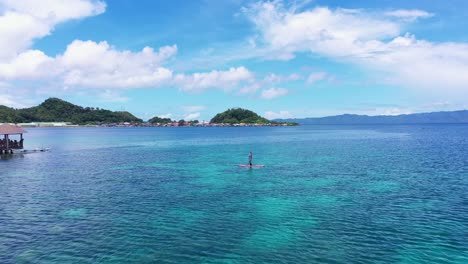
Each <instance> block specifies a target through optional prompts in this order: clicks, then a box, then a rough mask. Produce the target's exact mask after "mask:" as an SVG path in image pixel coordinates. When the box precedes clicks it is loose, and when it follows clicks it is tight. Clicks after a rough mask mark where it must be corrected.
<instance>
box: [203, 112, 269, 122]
mask: <svg viewBox="0 0 468 264" xmlns="http://www.w3.org/2000/svg"><path fill="white" fill-rule="evenodd" d="M210 122H211V123H224V124H240V123H247V124H268V123H271V122H270V121H269V120H268V119H266V118H263V117H261V116H259V115H258V114H256V113H254V112H252V111H250V110H247V109H242V108H231V109H228V110H226V111H224V112H222V113H219V114H217V115H215V116H214V117H213V118H212V119H211V121H210Z"/></svg>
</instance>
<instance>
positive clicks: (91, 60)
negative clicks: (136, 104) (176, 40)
mask: <svg viewBox="0 0 468 264" xmlns="http://www.w3.org/2000/svg"><path fill="white" fill-rule="evenodd" d="M176 52H177V47H176V46H175V45H174V46H165V47H162V48H160V49H159V51H158V52H155V51H154V50H153V49H152V48H150V47H145V48H143V49H142V50H141V51H140V52H131V51H125V50H124V51H118V50H116V49H115V48H113V47H111V46H110V45H109V44H108V43H107V42H105V41H103V42H99V43H96V42H94V41H80V40H75V41H73V42H72V43H71V44H70V45H68V47H67V49H66V51H65V53H64V54H63V55H62V56H59V57H58V58H57V60H58V61H59V63H60V65H63V67H64V68H65V69H66V73H65V75H64V84H65V85H67V86H85V87H105V88H135V87H150V86H156V85H160V84H162V83H165V82H168V81H170V80H171V78H172V71H171V70H169V69H167V68H164V67H162V66H161V64H162V63H163V62H164V60H166V59H168V58H170V57H171V56H173V55H174V54H176Z"/></svg>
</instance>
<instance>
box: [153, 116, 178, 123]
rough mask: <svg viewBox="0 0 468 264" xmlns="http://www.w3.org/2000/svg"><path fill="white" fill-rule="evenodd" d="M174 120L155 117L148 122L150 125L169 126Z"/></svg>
mask: <svg viewBox="0 0 468 264" xmlns="http://www.w3.org/2000/svg"><path fill="white" fill-rule="evenodd" d="M171 122H172V120H171V119H170V118H162V117H158V116H155V117H153V118H151V119H150V120H148V123H151V124H157V123H159V124H169V123H171Z"/></svg>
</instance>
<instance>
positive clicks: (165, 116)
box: [158, 113, 173, 119]
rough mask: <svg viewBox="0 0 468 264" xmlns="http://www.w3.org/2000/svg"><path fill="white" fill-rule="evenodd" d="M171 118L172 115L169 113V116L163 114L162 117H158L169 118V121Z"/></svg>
mask: <svg viewBox="0 0 468 264" xmlns="http://www.w3.org/2000/svg"><path fill="white" fill-rule="evenodd" d="M172 116H173V114H171V113H169V114H164V115H158V117H160V118H169V119H171V118H172Z"/></svg>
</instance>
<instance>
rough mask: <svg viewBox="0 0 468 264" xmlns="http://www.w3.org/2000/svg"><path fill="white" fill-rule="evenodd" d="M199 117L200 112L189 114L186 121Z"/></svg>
mask: <svg viewBox="0 0 468 264" xmlns="http://www.w3.org/2000/svg"><path fill="white" fill-rule="evenodd" d="M199 117H200V113H198V112H197V113H190V114H188V115H186V116H185V117H184V120H186V121H188V120H195V119H197V118H199Z"/></svg>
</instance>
